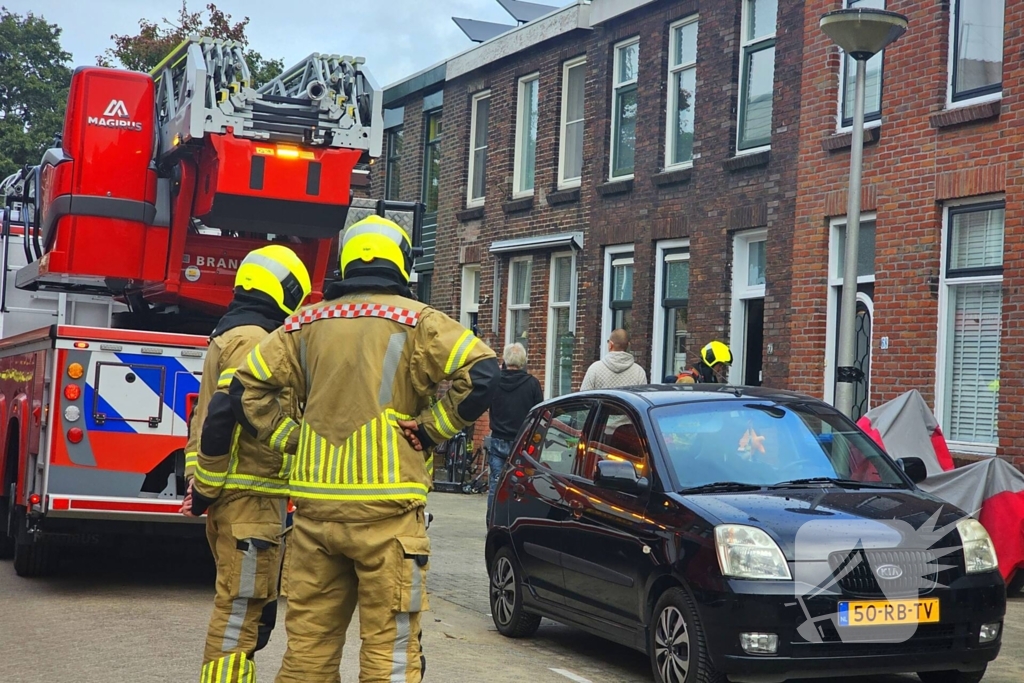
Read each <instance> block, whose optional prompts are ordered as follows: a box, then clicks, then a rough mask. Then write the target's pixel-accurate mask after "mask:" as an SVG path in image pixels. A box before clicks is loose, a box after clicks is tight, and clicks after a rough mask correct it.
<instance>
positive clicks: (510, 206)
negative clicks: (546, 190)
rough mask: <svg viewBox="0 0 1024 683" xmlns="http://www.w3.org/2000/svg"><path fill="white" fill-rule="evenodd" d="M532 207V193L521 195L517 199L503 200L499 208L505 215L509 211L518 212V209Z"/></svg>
mask: <svg viewBox="0 0 1024 683" xmlns="http://www.w3.org/2000/svg"><path fill="white" fill-rule="evenodd" d="M532 208H533V195H530V196H529V197H521V198H519V199H513V200H512V201H508V202H505V203H504V204H502V205H501V210H502V211H503V212H504V213H505V215H506V216H507V215H508V214H510V213H518V212H519V211H529V210H530V209H532Z"/></svg>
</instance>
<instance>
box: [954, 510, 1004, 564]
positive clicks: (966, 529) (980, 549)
mask: <svg viewBox="0 0 1024 683" xmlns="http://www.w3.org/2000/svg"><path fill="white" fill-rule="evenodd" d="M956 530H957V531H959V532H960V542H961V543H962V544H963V548H964V561H965V562H966V564H967V573H968V574H978V573H980V572H990V571H992V570H994V569H998V568H999V560H998V559H997V558H996V547H995V546H994V545H992V538H991V537H990V536H989V535H988V532H987V531H985V527H983V526H982V525H981V522H979V521H978V520H976V519H971V518H970V517H968V518H966V519H961V520H960V521H959V522H957V523H956Z"/></svg>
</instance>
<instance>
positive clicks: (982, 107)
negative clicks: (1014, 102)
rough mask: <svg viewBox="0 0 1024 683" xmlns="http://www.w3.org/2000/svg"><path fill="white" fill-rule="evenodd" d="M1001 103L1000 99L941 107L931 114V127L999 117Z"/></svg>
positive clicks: (949, 126)
mask: <svg viewBox="0 0 1024 683" xmlns="http://www.w3.org/2000/svg"><path fill="white" fill-rule="evenodd" d="M1002 105H1003V102H1002V100H993V101H991V102H982V103H981V104H972V105H970V106H967V107H958V108H956V109H943V110H942V111H940V112H938V113H936V114H932V116H931V124H932V127H933V128H940V129H941V128H952V127H954V126H963V125H967V124H969V123H976V122H978V121H987V120H989V119H995V118H999V113H1000V111H1002Z"/></svg>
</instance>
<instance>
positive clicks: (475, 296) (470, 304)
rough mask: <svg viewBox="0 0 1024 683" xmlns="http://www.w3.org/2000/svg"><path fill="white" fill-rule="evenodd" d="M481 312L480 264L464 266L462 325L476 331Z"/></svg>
mask: <svg viewBox="0 0 1024 683" xmlns="http://www.w3.org/2000/svg"><path fill="white" fill-rule="evenodd" d="M479 312H480V266H479V265H472V266H463V267H462V326H463V327H465V328H467V329H470V330H473V332H474V333H475V332H476V329H477V328H476V325H477V315H478V314H479Z"/></svg>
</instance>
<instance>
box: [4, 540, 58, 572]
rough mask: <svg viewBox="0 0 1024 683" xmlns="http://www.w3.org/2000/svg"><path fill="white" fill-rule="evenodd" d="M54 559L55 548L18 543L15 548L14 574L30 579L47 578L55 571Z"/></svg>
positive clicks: (39, 544) (45, 545) (38, 544)
mask: <svg viewBox="0 0 1024 683" xmlns="http://www.w3.org/2000/svg"><path fill="white" fill-rule="evenodd" d="M53 557H54V552H53V546H50V545H47V544H44V543H17V544H15V546H14V572H15V573H16V574H17V575H18V576H21V577H24V578H28V579H31V578H36V577H40V576H46V575H48V574H49V573H50V571H51V570H52V569H53Z"/></svg>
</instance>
